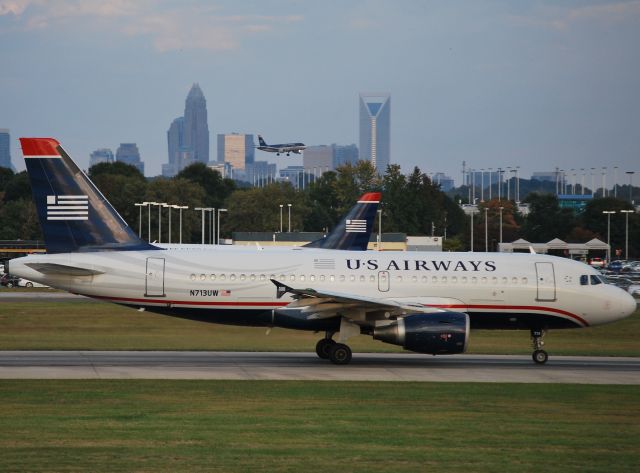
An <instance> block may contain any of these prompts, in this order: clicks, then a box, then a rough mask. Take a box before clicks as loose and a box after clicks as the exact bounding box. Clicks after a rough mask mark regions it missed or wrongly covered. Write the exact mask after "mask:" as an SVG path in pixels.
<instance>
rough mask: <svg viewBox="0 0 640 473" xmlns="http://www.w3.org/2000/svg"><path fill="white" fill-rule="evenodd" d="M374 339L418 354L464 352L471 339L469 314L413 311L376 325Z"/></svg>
mask: <svg viewBox="0 0 640 473" xmlns="http://www.w3.org/2000/svg"><path fill="white" fill-rule="evenodd" d="M373 338H375V339H376V340H380V341H383V342H385V343H390V344H392V345H400V346H402V347H403V348H405V349H407V350H410V351H415V352H417V353H430V354H433V355H453V354H456V353H464V352H465V351H466V349H467V341H468V340H469V316H468V315H467V314H463V313H459V312H443V313H435V314H411V315H407V316H406V317H404V318H402V319H398V320H397V321H396V322H393V323H392V324H389V325H385V326H383V327H376V328H375V329H374V331H373Z"/></svg>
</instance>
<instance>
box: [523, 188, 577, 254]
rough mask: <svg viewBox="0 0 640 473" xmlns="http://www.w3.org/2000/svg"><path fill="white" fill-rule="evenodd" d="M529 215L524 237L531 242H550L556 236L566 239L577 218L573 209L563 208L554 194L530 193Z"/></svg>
mask: <svg viewBox="0 0 640 473" xmlns="http://www.w3.org/2000/svg"><path fill="white" fill-rule="evenodd" d="M525 202H527V203H528V204H529V215H527V217H526V219H525V221H524V224H523V225H522V234H523V237H524V238H525V239H526V240H528V241H531V242H536V243H539V242H548V241H551V240H553V239H554V238H560V239H561V240H566V239H567V237H568V235H569V234H570V233H571V231H572V230H573V228H574V227H575V226H576V224H577V220H576V218H575V215H574V213H573V210H571V209H563V208H561V207H560V204H559V203H558V198H557V197H556V196H555V195H552V194H538V193H532V194H529V195H528V196H527V198H526V200H525Z"/></svg>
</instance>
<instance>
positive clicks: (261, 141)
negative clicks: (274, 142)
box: [258, 135, 269, 146]
mask: <svg viewBox="0 0 640 473" xmlns="http://www.w3.org/2000/svg"><path fill="white" fill-rule="evenodd" d="M258 143H260V146H269V145H268V144H267V142H266V141H264V138H262V136H260V135H258Z"/></svg>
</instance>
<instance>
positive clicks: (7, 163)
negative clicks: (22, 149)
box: [0, 128, 15, 171]
mask: <svg viewBox="0 0 640 473" xmlns="http://www.w3.org/2000/svg"><path fill="white" fill-rule="evenodd" d="M0 167H3V168H9V169H11V170H12V171H15V168H14V167H13V164H11V135H10V133H9V130H7V129H6V128H0Z"/></svg>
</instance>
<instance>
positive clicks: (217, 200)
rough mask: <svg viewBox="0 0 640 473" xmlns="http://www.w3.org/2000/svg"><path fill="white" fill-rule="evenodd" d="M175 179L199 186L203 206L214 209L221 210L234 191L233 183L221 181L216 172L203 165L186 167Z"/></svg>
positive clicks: (226, 180) (229, 180)
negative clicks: (203, 194)
mask: <svg viewBox="0 0 640 473" xmlns="http://www.w3.org/2000/svg"><path fill="white" fill-rule="evenodd" d="M176 178H178V179H186V180H187V181H189V182H193V183H196V184H199V185H200V186H201V187H202V188H203V189H204V192H205V199H204V205H205V206H206V207H214V208H216V209H219V208H221V207H222V206H223V205H224V202H225V199H227V197H229V196H230V195H231V193H232V192H233V191H234V190H235V189H236V184H235V181H233V180H232V179H223V178H222V176H220V173H219V172H218V171H214V170H213V169H210V168H208V167H207V166H206V165H205V164H204V163H195V164H192V165H191V166H187V167H186V168H184V169H183V170H182V171H180V172H179V173H178V175H177V176H176Z"/></svg>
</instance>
